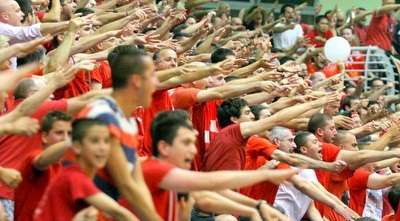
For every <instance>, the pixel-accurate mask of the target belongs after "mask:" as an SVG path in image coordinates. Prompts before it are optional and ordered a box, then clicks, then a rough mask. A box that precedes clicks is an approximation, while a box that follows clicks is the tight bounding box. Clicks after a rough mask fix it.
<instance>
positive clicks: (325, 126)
mask: <svg viewBox="0 0 400 221" xmlns="http://www.w3.org/2000/svg"><path fill="white" fill-rule="evenodd" d="M308 131H309V132H311V133H313V134H314V135H315V136H316V137H317V138H318V140H320V141H322V142H325V143H332V142H333V139H334V138H335V136H336V135H337V131H336V127H335V122H334V121H333V119H332V117H331V116H330V115H327V114H314V115H313V116H312V117H311V118H310V120H309V121H308Z"/></svg>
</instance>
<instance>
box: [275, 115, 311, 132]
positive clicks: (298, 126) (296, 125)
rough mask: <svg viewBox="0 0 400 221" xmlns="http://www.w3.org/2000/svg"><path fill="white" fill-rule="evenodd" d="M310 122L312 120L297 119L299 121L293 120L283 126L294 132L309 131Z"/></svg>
mask: <svg viewBox="0 0 400 221" xmlns="http://www.w3.org/2000/svg"><path fill="white" fill-rule="evenodd" d="M308 121H310V118H297V119H292V120H290V121H288V122H286V123H284V124H283V125H282V126H283V127H287V128H289V129H293V130H304V131H307V130H308Z"/></svg>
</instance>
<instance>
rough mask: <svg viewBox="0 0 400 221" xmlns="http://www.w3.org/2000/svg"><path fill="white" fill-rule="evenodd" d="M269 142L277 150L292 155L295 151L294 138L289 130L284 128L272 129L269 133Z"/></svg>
mask: <svg viewBox="0 0 400 221" xmlns="http://www.w3.org/2000/svg"><path fill="white" fill-rule="evenodd" d="M269 141H270V142H271V143H272V144H275V145H277V146H278V147H279V150H281V151H283V152H286V153H292V152H293V151H294V149H296V144H295V143H294V136H293V133H292V131H291V130H290V129H288V128H286V127H279V126H277V127H274V128H272V129H271V131H270V137H269Z"/></svg>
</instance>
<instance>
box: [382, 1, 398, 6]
mask: <svg viewBox="0 0 400 221" xmlns="http://www.w3.org/2000/svg"><path fill="white" fill-rule="evenodd" d="M394 4H396V1H395V0H382V6H384V5H394Z"/></svg>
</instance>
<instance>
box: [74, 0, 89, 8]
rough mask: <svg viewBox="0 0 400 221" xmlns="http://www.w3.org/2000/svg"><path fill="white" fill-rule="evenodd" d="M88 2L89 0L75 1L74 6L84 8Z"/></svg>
mask: <svg viewBox="0 0 400 221" xmlns="http://www.w3.org/2000/svg"><path fill="white" fill-rule="evenodd" d="M88 3H89V0H79V1H78V2H77V3H76V8H85V7H86V5H87V4H88Z"/></svg>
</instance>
